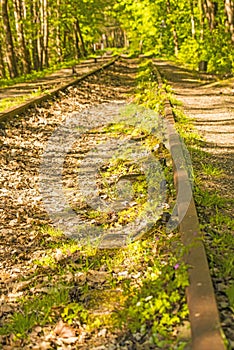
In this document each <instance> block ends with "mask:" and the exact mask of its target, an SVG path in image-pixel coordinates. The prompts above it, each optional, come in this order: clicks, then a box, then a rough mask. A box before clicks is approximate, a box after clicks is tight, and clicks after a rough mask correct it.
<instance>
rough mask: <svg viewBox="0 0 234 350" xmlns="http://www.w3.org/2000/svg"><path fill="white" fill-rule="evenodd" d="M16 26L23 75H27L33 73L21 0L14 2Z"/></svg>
mask: <svg viewBox="0 0 234 350" xmlns="http://www.w3.org/2000/svg"><path fill="white" fill-rule="evenodd" d="M14 15H15V26H16V32H17V37H18V42H19V52H20V57H21V60H22V64H23V73H24V74H27V73H30V71H31V60H30V55H29V51H28V49H27V46H26V42H25V35H24V26H23V9H22V2H21V0H14Z"/></svg>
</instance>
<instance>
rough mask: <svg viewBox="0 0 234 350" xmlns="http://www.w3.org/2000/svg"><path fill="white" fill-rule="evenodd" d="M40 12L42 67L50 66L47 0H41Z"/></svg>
mask: <svg viewBox="0 0 234 350" xmlns="http://www.w3.org/2000/svg"><path fill="white" fill-rule="evenodd" d="M40 14H41V37H40V46H41V52H40V54H41V55H40V60H41V67H42V68H43V67H48V65H49V58H48V40H49V35H48V9H47V0H41V1H40Z"/></svg>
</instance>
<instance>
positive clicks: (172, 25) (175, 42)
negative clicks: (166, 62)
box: [167, 0, 179, 56]
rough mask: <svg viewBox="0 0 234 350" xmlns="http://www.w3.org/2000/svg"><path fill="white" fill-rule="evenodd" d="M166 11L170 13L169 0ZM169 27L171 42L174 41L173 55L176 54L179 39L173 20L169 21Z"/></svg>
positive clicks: (168, 0)
mask: <svg viewBox="0 0 234 350" xmlns="http://www.w3.org/2000/svg"><path fill="white" fill-rule="evenodd" d="M167 13H168V14H171V3H170V0H167ZM170 24H171V28H172V34H173V43H174V52H175V56H178V53H179V39H178V34H177V30H176V26H175V23H174V21H171V22H170Z"/></svg>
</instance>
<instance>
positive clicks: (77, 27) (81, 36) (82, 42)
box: [75, 18, 87, 57]
mask: <svg viewBox="0 0 234 350" xmlns="http://www.w3.org/2000/svg"><path fill="white" fill-rule="evenodd" d="M75 25H76V30H77V33H78V34H79V37H80V42H81V48H82V52H83V55H84V57H86V56H87V51H86V48H85V43H84V39H83V35H82V32H81V29H80V22H79V20H78V18H76V21H75Z"/></svg>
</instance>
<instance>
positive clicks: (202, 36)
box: [198, 0, 204, 42]
mask: <svg viewBox="0 0 234 350" xmlns="http://www.w3.org/2000/svg"><path fill="white" fill-rule="evenodd" d="M198 5H199V12H200V41H201V42H203V40H204V6H203V0H199V3H198Z"/></svg>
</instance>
